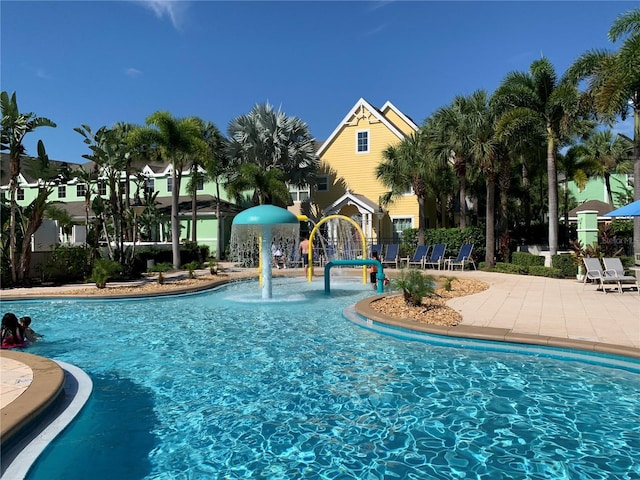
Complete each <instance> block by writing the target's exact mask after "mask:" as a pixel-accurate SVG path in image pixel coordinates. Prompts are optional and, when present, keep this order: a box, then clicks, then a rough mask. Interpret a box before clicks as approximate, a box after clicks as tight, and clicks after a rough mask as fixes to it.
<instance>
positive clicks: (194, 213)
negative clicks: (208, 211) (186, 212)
mask: <svg viewBox="0 0 640 480" xmlns="http://www.w3.org/2000/svg"><path fill="white" fill-rule="evenodd" d="M197 223H198V197H197V194H196V192H195V191H194V192H193V194H192V196H191V241H192V242H196V241H197V238H198V229H197Z"/></svg>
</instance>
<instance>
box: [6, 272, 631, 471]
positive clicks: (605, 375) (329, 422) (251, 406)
mask: <svg viewBox="0 0 640 480" xmlns="http://www.w3.org/2000/svg"><path fill="white" fill-rule="evenodd" d="M369 295H371V290H370V289H369V287H368V285H362V283H360V282H359V281H357V280H350V279H346V278H345V279H338V280H332V295H331V297H329V298H327V297H325V296H324V293H323V288H322V285H321V284H320V283H319V282H314V283H312V284H308V283H306V282H304V281H303V280H301V279H300V278H297V279H283V278H278V279H274V300H273V301H270V302H264V301H262V300H261V299H260V298H259V297H260V293H259V289H258V287H257V284H256V282H249V283H242V284H232V285H229V286H226V287H224V288H221V289H218V290H216V291H213V292H208V293H202V294H197V295H187V296H180V297H164V298H155V299H137V300H128V301H110V300H99V299H96V300H88V301H72V300H53V301H51V300H49V301H46V302H39V301H29V302H11V303H7V304H6V306H5V309H11V310H12V311H14V312H15V313H17V314H19V315H30V316H31V317H32V318H33V319H34V323H33V327H34V329H35V330H36V331H38V332H40V333H44V334H45V335H46V337H45V341H44V342H42V343H40V344H35V345H33V346H32V347H30V348H29V352H30V353H34V354H39V355H43V356H46V357H49V358H53V359H56V360H61V361H64V362H68V363H71V364H74V365H77V366H78V367H80V368H82V369H83V370H85V371H86V372H87V373H89V375H90V376H91V378H92V380H93V382H94V391H93V395H92V398H91V399H90V400H89V402H88V403H87V405H86V407H85V409H84V410H83V411H82V412H81V414H80V415H79V416H78V417H77V419H76V420H75V421H74V423H72V424H71V425H70V427H69V428H68V429H67V430H66V431H65V432H64V433H63V434H62V435H61V436H60V437H58V439H56V440H55V441H54V442H53V444H52V445H51V446H50V447H48V449H47V450H46V451H45V453H44V454H43V456H42V457H41V459H40V460H39V461H38V463H37V464H36V465H35V467H34V468H33V469H32V471H31V472H30V475H29V477H28V478H29V479H36V480H39V479H47V480H51V479H56V478H60V479H65V480H67V479H86V478H92V479H93V480H100V479H114V478H118V479H141V478H146V479H210V478H256V477H262V478H328V479H329V478H331V479H337V478H340V479H342V478H345V479H346V478H354V479H355V478H358V479H362V478H383V477H384V478H386V477H394V476H395V478H442V479H445V478H446V479H451V478H487V479H489V478H490V479H492V480H493V479H500V478H505V479H506V478H539V479H543V478H544V479H548V478H554V479H558V478H572V479H573V478H608V479H611V478H620V479H624V478H639V477H640V462H639V461H638V452H640V426H639V425H640V400H639V399H640V365H638V368H635V367H634V366H633V365H632V367H631V368H627V369H618V368H609V367H607V366H605V365H602V364H600V362H599V361H598V362H597V363H589V362H581V361H575V360H570V361H567V360H558V359H554V358H551V357H550V356H549V355H546V354H538V355H527V354H522V353H518V352H517V351H515V350H516V349H517V347H515V346H514V351H492V349H491V348H490V347H489V345H490V344H488V343H481V344H479V348H477V349H476V348H471V347H470V345H471V344H470V343H465V342H461V345H462V347H460V348H456V347H451V346H440V345H435V344H430V343H428V342H425V341H418V340H406V339H401V338H397V337H396V336H392V335H382V334H380V333H377V332H375V331H371V330H368V329H365V328H362V327H361V326H359V325H356V324H354V323H352V322H349V321H347V320H345V319H344V318H343V317H342V315H341V313H342V310H343V309H344V308H345V307H346V306H348V305H351V304H353V303H355V302H356V301H357V300H359V299H361V298H364V297H366V296H369ZM538 351H543V349H538ZM630 363H631V364H632V363H633V362H630Z"/></svg>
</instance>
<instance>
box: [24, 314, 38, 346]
mask: <svg viewBox="0 0 640 480" xmlns="http://www.w3.org/2000/svg"><path fill="white" fill-rule="evenodd" d="M20 325H21V326H22V331H23V333H24V338H26V339H27V340H29V341H30V342H36V341H38V339H39V338H42V337H44V335H40V334H39V333H36V332H35V331H34V330H33V328H31V317H21V318H20Z"/></svg>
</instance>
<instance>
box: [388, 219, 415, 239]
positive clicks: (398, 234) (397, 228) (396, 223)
mask: <svg viewBox="0 0 640 480" xmlns="http://www.w3.org/2000/svg"><path fill="white" fill-rule="evenodd" d="M391 223H392V224H393V241H394V242H401V241H402V233H403V232H404V231H405V230H406V229H407V228H411V227H412V226H413V222H412V220H411V217H398V218H392V219H391Z"/></svg>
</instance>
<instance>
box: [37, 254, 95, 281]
mask: <svg viewBox="0 0 640 480" xmlns="http://www.w3.org/2000/svg"><path fill="white" fill-rule="evenodd" d="M92 269H93V262H92V258H91V249H90V248H89V247H86V246H84V245H82V246H69V245H56V246H55V247H54V249H53V251H51V252H50V253H49V255H48V256H47V264H46V266H45V267H44V271H43V279H44V281H46V282H55V283H74V282H83V281H85V280H86V279H88V278H89V277H90V276H91V271H92Z"/></svg>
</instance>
